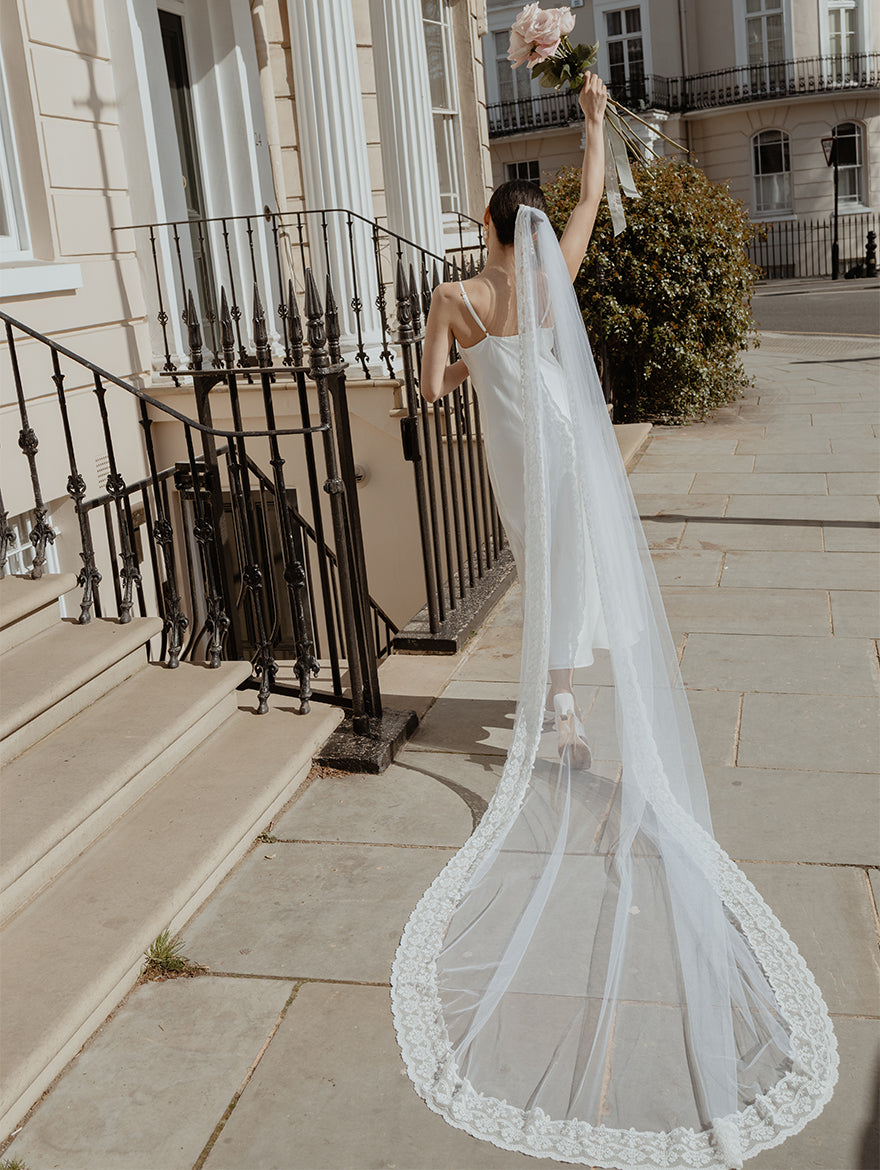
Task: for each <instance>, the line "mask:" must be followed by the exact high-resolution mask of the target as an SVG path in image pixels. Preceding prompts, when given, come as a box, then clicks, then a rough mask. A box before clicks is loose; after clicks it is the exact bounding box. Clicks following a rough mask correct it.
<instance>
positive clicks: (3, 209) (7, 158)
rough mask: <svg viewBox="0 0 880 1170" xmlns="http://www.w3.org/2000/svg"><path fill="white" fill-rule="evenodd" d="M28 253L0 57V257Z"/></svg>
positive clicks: (12, 257)
mask: <svg viewBox="0 0 880 1170" xmlns="http://www.w3.org/2000/svg"><path fill="white" fill-rule="evenodd" d="M30 255H31V250H30V236H29V233H28V227H27V218H26V216H25V210H24V197H23V195H22V184H21V178H20V172H19V164H18V152H17V151H16V149H15V133H14V131H13V128H12V111H11V108H10V104H9V92H8V90H7V88H6V77H5V74H4V72H3V62H2V60H0V260H7V261H9V260H26V259H29V258H30Z"/></svg>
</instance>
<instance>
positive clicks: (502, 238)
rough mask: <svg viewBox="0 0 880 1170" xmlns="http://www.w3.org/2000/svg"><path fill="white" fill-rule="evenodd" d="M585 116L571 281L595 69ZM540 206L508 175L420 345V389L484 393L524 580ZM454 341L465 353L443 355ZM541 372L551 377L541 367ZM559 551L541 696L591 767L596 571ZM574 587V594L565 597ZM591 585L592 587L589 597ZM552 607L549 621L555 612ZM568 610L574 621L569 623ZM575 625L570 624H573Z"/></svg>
mask: <svg viewBox="0 0 880 1170" xmlns="http://www.w3.org/2000/svg"><path fill="white" fill-rule="evenodd" d="M578 100H579V102H580V107H581V109H582V110H583V112H584V119H585V145H586V149H585V151H584V163H583V170H582V174H581V192H580V199H579V201H578V203H577V205H576V206H575V207H574V209H573V210H572V213H571V215H570V217H569V220H568V223H567V224H566V226H565V231H564V232H563V235H562V239H561V240H560V242H559V246H560V248H561V250H562V254H563V256H564V258H565V263H566V267H567V268H568V272H569V275H570V277H571V279H572V281H574V279H575V277H576V276H577V274H578V271H579V270H580V266H581V263H582V261H583V259H584V256H585V254H586V251H587V245H588V244H589V241H590V236H591V234H592V231H593V225H594V223H595V222H596V212H597V210H598V208H599V201H600V199H601V198H602V191H603V189H604V185H605V162H604V159H605V151H604V146H605V144H604V138H603V124H604V123H603V119H604V116H605V105H606V102H607V90H606V87H605V84H604V82H603V81H602V80H601V78H599V77H597V76H595V75H594V74H592V73H589V72H588V73H587V74H586V81H585V83H584V86H583V88H582V89H581V91H580V94H579V95H578ZM522 204H526V205H527V206H531V207H536V208H538V209H539V210H541V211H545V210H546V204H545V201H544V195H543V193H542V191H541V188H540V187H539V186H538V185H537V184H536V183H529V182H526V181H522V180H514V181H513V182H509V183H504V184H502V186H500V187H499V188H498V189H497V190H496V191H495V192H494V194H493V195H492V198H491V200H490V202H489V205H488V206H487V208H486V211H485V214H484V216H483V222H484V224H485V226H486V232H487V236H488V254H487V259H486V264H485V266H484V267H483V269H482V270H481V272H480V273H479V275H478V276H475V277H474V278H473V279H471V280H468V281H457V282H454V283H449V284H441V285H439V287H438V288H437V289H436V290H435V292H434V295H433V297H432V300H431V311H430V314H429V315H428V321H427V326H426V329H425V342H424V348H423V353H422V367H421V391H422V395H423V397H425V398H426V399H427V400H428V402H436V401H437V399H438V398H440V397H441V396H442V395H444V394H448V393H449V392H450V391H451V390H454V389H455V387H456V386H458V385H459V384H460V383H461V382H462V381H463V380H464V379H465V378H466V377H468V376H469V375H470V377H471V380H472V382H473V385H474V388H475V390H476V392H477V395H478V397H479V400H480V407H481V411H482V417H483V420H484V429H485V443H486V456H487V462H488V465H489V475H490V479H491V481H492V488H493V491H494V494H495V499H496V502H497V504H498V510H499V514H500V516H501V520H502V523H503V524H504V530H505V533H506V535H507V539H508V541H509V543H510V547H511V551H512V552H513V557H514V561H515V562H516V565H517V568H518V571H519V578H520V581H522V580H523V579H524V556H525V554H524V544H523V523H524V501H523V475H522V404H521V402H520V401H519V395H518V389H519V371H518V355H517V352H516V350H515V348H514V347H515V343H516V339H517V337H518V333H517V309H516V272H515V257H514V247H513V242H514V227H515V224H516V213H517V209H518V207H519V206H520V205H522ZM453 342H454V343H455V344H456V345H457V346H458V349H459V352H460V353H462V354H463V357H462V359H461V360H459V361H457V362H454V363H453V364H451V365H450V364H449V363H448V358H449V351H450V349H451V347H452V344H453ZM547 365H548V363H545V370H544V373H545V376H546V375H549V376H550V377H551V378H552V371H551V370H550V369H548V368H546V367H547ZM565 489H566V484H565V482H562V481H560V482H558V483H556V484H555V485H554V491H553V494H554V499H555V501H556V502H557V504H558V506H560V507H562V508H565V509H568V510H571V509H573V508H574V507H576V504H575V503H574V502H573V501H569V500H567V499H566V498H565V494H566V493H565ZM562 540H563V542H564V543H563V547H560V548H559V549H557V550H556V561H557V563H558V564H559V565H560V570H561V567H562V565H563V564H564V565H565V568H564V571H560V572H559V573H558V574H557V575H556V577H555V578H554V580H555V581H556V582H557V591H558V592H559V596H557V597H555V598H554V599H553V602H554V603H555V604H551V610H550V613H551V633H550V641H551V648H550V667H549V674H550V690H549V694H548V697H547V704H548V707H549V708H550V711H551V712H552V713H553V714H554V715H555V720H556V728H557V737H558V747H559V753H560V755H561V754H562V752H563V751H564V750H565V748H566V747H570V749H571V751H572V752H573V754H574V756H575V759H576V761H577V762H578V763H579V764H581V765H583V766H584V767H588V766H589V762H590V749H589V747H588V746H587V742H586V738H585V734H584V729H583V725H582V723H581V720H580V713H579V712H578V711H577V709H576V705H575V702H574V697H573V675H574V669H575V668H577V667H585V666H589V665H590V663H591V662H592V660H593V656H592V649H593V647H606V646H607V643H606V641H605V632H604V626H603V623H602V614H601V605H600V603H599V597H598V590H597V587H596V582H595V571H594V569H593V566H592V564H591V561H590V558H589V543H588V542H584V545H583V548H584V551H585V552H586V554H587V555H586V557H585V558H584V559H583V561H582V563H580V564H573V563H571V547H570V544H569V543H568V542H567V541H565V539H564V537H563V538H562ZM573 590H575V591H576V592H577V594H578V596H570V594H571V593H572V591H573ZM586 593H588V594H589V596H585V594H586ZM554 615H555V620H554ZM572 615H577V621H576V623H574V625H573V624H572V621H571V619H572ZM575 627H576V628H575Z"/></svg>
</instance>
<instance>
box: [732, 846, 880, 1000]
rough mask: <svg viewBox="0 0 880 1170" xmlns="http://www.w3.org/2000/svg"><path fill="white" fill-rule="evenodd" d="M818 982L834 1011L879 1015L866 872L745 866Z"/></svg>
mask: <svg viewBox="0 0 880 1170" xmlns="http://www.w3.org/2000/svg"><path fill="white" fill-rule="evenodd" d="M741 868H742V869H743V872H744V873H745V874H746V876H747V877H748V878H749V880H750V881H752V882H754V884H755V886H757V888H758V890H759V892H760V893H761V895H762V897H763V898H764V899H765V900H766V901H767V903H768V905H770V906H772V907H773V912H774V913H775V914H776V916H777V918H778V919H779V921H780V922H781V923H782V925H783V926H784V927H785V929H786V930H787V931H788V933H789V934H790V935H791V937H792V939H793V940H794V942H795V944H796V945H797V948H798V950H799V951H800V952H801V954H802V955H803V957H804V961H805V962H806V964H807V966H808V967H809V969H810V970H811V971H812V973H813V975H814V976H815V977H816V982H817V983H818V985H819V988H820V989H821V991H822V994H823V996H824V998H825V1002H826V1003H827V1005H828V1009H829V1011H832V1012H843V1013H844V1014H846V1015H856V1016H877V1014H878V1004H880V955H878V952H877V928H876V924H875V921H874V913H873V907H872V906H871V899H870V896H869V891H868V882H867V878H866V876H865V871H864V870H863V869H858V868H854V867H850V866H843V865H797V864H794V865H792V864H788V863H784V862H783V863H776V864H771V863H763V862H745V863H744V864H743V865H742V867H741Z"/></svg>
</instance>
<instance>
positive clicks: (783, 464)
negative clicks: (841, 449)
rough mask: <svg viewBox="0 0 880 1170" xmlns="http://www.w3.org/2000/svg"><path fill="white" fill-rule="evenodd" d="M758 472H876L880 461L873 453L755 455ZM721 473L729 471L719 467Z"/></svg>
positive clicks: (742, 457)
mask: <svg viewBox="0 0 880 1170" xmlns="http://www.w3.org/2000/svg"><path fill="white" fill-rule="evenodd" d="M734 458H736V459H745V458H747V456H745V455H736V456H734ZM754 459H755V471H756V472H780V471H787V472H792V471H795V472H806V471H810V472H816V471H824V472H828V471H832V472H844V473H851V472H874V473H875V474H876V473H877V472H878V470H880V460H878V458H877V454H876V453H875V452H872V451H859V452H851V453H849V454H837V455H835V454H829V453H825V452H816V451H811V452H804V453H800V452H797V453H792V454H790V455H782V454H776V455H770V454H767V455H755V456H754ZM718 470H719V471H724V470H727V469H726V468H724V467H719V468H718Z"/></svg>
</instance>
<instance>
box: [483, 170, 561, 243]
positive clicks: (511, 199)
mask: <svg viewBox="0 0 880 1170" xmlns="http://www.w3.org/2000/svg"><path fill="white" fill-rule="evenodd" d="M522 203H526V204H528V206H529V207H537V208H538V209H539V210H540V211H543V212H544V213H545V214H546V211H547V201H546V200H545V198H544V192H543V191H542V190H541V188H540V187H539V186H538V184H537V183H530V182H529V181H528V179H511V180H510V182H509V183H502V184H501V186H500V187H496V188H495V190H494V191H493V192H492V198H491V199H490V200H489V215H490V217H491V219H492V223H494V225H495V232H496V234H497V236H498V243H499V244H504V245H505V246H507V245H509V244H512V243H513V236H514V232H515V230H516V210H517V208H518V207H519V206H520V204H522Z"/></svg>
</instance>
